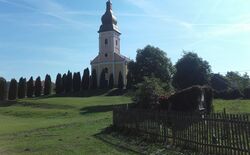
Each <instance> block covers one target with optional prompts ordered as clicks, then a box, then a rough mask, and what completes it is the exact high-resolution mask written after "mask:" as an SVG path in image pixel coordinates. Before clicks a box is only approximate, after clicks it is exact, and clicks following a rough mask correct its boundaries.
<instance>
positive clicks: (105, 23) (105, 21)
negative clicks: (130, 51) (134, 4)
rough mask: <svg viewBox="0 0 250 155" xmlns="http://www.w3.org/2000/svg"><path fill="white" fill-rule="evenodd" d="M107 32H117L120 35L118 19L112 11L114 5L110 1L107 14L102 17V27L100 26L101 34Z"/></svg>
mask: <svg viewBox="0 0 250 155" xmlns="http://www.w3.org/2000/svg"><path fill="white" fill-rule="evenodd" d="M106 31H116V32H118V33H120V31H119V28H118V25H117V19H116V17H115V16H114V14H113V11H112V3H111V1H110V0H108V1H107V3H106V12H105V14H104V15H103V16H102V25H101V26H100V29H99V31H98V32H99V33H100V32H106Z"/></svg>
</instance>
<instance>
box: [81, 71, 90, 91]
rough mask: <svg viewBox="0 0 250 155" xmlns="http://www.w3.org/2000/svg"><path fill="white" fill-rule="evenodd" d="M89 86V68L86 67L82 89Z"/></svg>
mask: <svg viewBox="0 0 250 155" xmlns="http://www.w3.org/2000/svg"><path fill="white" fill-rule="evenodd" d="M88 88H89V68H86V69H84V72H83V77H82V89H83V90H87V89H88Z"/></svg>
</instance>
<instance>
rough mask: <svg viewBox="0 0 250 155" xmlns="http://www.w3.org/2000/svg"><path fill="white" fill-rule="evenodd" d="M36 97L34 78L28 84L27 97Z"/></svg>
mask: <svg viewBox="0 0 250 155" xmlns="http://www.w3.org/2000/svg"><path fill="white" fill-rule="evenodd" d="M33 95H34V80H33V77H31V78H30V79H29V81H28V82H27V97H29V98H31V97H33Z"/></svg>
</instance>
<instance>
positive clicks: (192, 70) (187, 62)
mask: <svg viewBox="0 0 250 155" xmlns="http://www.w3.org/2000/svg"><path fill="white" fill-rule="evenodd" d="M175 67H176V73H175V75H174V78H173V85H174V86H175V88H177V89H184V88H188V87H191V86H193V85H206V84H208V83H209V80H210V74H211V69H210V65H209V64H208V62H207V61H204V60H203V59H202V58H200V57H198V55H197V54H196V53H192V52H187V53H186V52H184V55H183V57H182V58H181V59H179V60H178V61H177V63H176V65H175Z"/></svg>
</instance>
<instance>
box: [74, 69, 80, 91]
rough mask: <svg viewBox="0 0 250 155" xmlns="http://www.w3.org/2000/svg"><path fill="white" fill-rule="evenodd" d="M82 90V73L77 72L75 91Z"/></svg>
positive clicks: (75, 74) (75, 75)
mask: <svg viewBox="0 0 250 155" xmlns="http://www.w3.org/2000/svg"><path fill="white" fill-rule="evenodd" d="M80 90H81V73H80V72H77V73H74V75H73V91H74V92H79V91H80Z"/></svg>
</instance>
